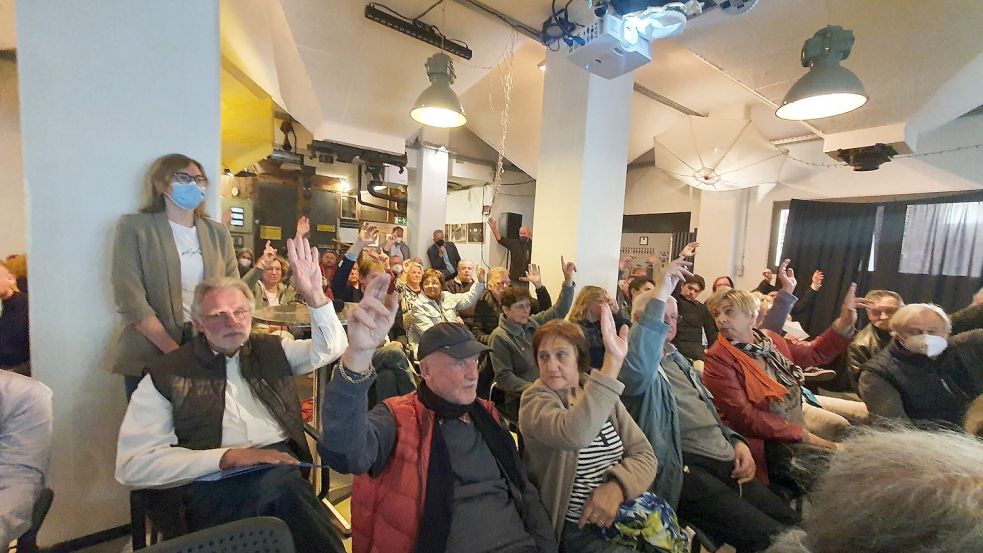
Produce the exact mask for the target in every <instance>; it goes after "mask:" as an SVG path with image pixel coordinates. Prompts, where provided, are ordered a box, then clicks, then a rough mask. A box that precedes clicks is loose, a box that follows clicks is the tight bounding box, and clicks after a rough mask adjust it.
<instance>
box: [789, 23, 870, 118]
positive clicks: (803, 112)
mask: <svg viewBox="0 0 983 553" xmlns="http://www.w3.org/2000/svg"><path fill="white" fill-rule="evenodd" d="M852 48H853V31H849V30H846V29H844V28H843V27H840V26H837V25H831V26H828V27H826V28H824V29H820V30H819V31H816V34H814V35H813V36H812V38H810V39H809V40H806V41H805V44H803V45H802V67H808V68H809V72H808V73H806V74H805V75H804V76H803V77H802V78H801V79H799V80H798V82H796V83H795V84H794V85H792V88H791V89H790V90H789V91H788V94H786V95H785V99H784V100H782V106H781V107H780V108H778V110H777V111H775V115H776V116H778V117H780V118H782V119H789V120H792V121H804V120H806V119H822V118H823V117H832V116H834V115H840V114H843V113H847V112H850V111H853V110H855V109H857V108H859V107H860V106H862V105H864V104H866V103H867V93H866V92H865V91H864V85H863V83H861V82H860V79H858V78H857V76H856V75H854V74H853V73H852V72H851V71H850V70H849V69H847V68H845V67H842V66H840V61H842V60H845V59H846V58H847V57H848V56H849V55H850V50H851V49H852Z"/></svg>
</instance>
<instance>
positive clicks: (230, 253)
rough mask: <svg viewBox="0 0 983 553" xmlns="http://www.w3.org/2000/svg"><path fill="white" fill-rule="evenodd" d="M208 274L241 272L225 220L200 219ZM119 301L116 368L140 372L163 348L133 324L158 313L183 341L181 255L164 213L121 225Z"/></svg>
mask: <svg viewBox="0 0 983 553" xmlns="http://www.w3.org/2000/svg"><path fill="white" fill-rule="evenodd" d="M195 227H196V228H197V230H198V242H199V244H200V245H201V257H202V261H203V262H204V265H205V278H206V279H209V278H214V277H221V276H231V277H238V276H239V270H238V268H237V262H236V256H235V251H234V250H233V248H232V236H231V235H230V234H229V231H228V229H226V228H225V226H224V225H222V224H221V223H218V222H216V221H213V220H211V219H206V218H203V217H196V218H195ZM111 279H112V285H113V300H114V301H115V303H116V312H117V313H119V314H120V316H121V317H122V322H123V328H122V330H121V331H120V333H119V335H118V336H117V338H116V343H115V346H114V348H113V351H112V363H111V365H110V371H112V372H114V373H116V374H124V375H128V376H139V375H140V374H142V373H143V369H144V367H146V365H147V362H148V361H150V360H151V359H153V358H155V357H157V356H159V355H161V352H160V350H158V349H157V347H156V346H155V345H154V344H153V343H152V342H151V341H150V340H148V339H147V338H146V337H145V336H144V335H143V334H140V332H139V331H137V329H136V328H135V327H134V326H133V324H134V323H136V322H138V321H142V320H143V319H146V318H147V317H150V316H152V315H156V316H157V318H158V319H160V322H161V324H163V325H164V328H165V329H166V330H167V333H168V334H170V335H171V338H174V340H175V341H177V342H179V343H180V340H181V332H182V327H183V324H184V311H183V309H182V307H181V260H180V258H179V257H178V251H177V245H176V244H175V243H174V233H173V232H172V231H171V226H170V223H168V221H167V215H166V214H165V213H164V212H159V213H137V214H132V215H124V216H123V217H121V218H120V220H119V223H118V224H117V225H116V238H115V241H114V243H113V263H112V276H111Z"/></svg>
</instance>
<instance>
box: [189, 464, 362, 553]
mask: <svg viewBox="0 0 983 553" xmlns="http://www.w3.org/2000/svg"><path fill="white" fill-rule="evenodd" d="M271 447H273V448H275V449H279V450H283V451H286V452H290V451H289V448H287V447H286V446H283V447H279V446H271ZM184 502H185V503H184V504H185V506H186V508H187V522H188V530H189V531H191V532H195V531H198V530H202V529H204V528H210V527H212V526H217V525H219V524H225V523H226V522H232V521H234V520H240V519H243V518H249V517H257V516H272V517H276V518H279V519H281V520H283V521H284V522H286V523H287V526H289V527H290V532H291V533H292V534H293V538H294V546H295V547H296V549H297V551H298V553H308V552H309V553H314V552H318V551H330V552H336V553H344V551H345V548H344V546H343V545H342V543H341V538H340V537H339V536H338V534H337V532H336V531H335V529H334V527H332V526H331V523H330V522H329V517H330V515H329V514H328V510H327V509H326V508H325V507H324V505H323V504H321V502H320V501H319V500H318V499H317V496H315V495H314V489H313V488H312V487H311V484H310V483H309V482H308V481H307V480H305V479H304V477H303V476H302V475H301V473H300V469H297V468H295V467H287V466H279V467H273V468H269V469H264V470H260V471H256V472H251V473H247V474H243V475H241V476H235V477H231V478H227V479H225V480H219V481H218V482H195V483H194V484H191V485H190V486H189V487H188V490H187V492H186V494H185V500H184Z"/></svg>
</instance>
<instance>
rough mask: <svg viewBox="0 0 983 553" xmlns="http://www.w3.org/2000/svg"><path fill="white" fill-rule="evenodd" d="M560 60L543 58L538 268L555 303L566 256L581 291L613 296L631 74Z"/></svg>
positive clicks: (536, 238) (535, 238)
mask: <svg viewBox="0 0 983 553" xmlns="http://www.w3.org/2000/svg"><path fill="white" fill-rule="evenodd" d="M563 57H564V56H563V54H560V53H550V54H549V55H547V58H546V82H545V85H544V90H543V119H542V139H541V141H540V149H539V170H538V174H537V175H536V177H537V180H536V227H535V229H533V262H535V263H537V264H539V265H541V267H542V271H543V277H544V282H545V283H546V285H547V287H548V289H549V290H550V291H551V292H552V293H553V294H554V297H555V295H556V294H557V293H558V291H559V287H560V283H561V282H562V280H563V276H562V274H561V272H560V255H561V254H562V255H563V256H565V257H566V258H567V259H568V260H571V259H572V260H574V261H576V263H577V268H578V272H577V275H576V277H575V279H576V281H577V285H578V287H581V286H584V285H587V284H592V285H596V286H601V287H603V288H605V289H606V290H608V292H609V293H611V294H614V291H615V286H616V284H617V273H618V255H619V250H620V246H621V227H622V217H623V215H624V198H625V177H626V172H627V163H628V161H627V158H628V125H629V120H630V116H631V94H632V83H633V76H632V75H631V74H628V75H622V76H621V77H618V78H616V79H612V80H607V79H604V78H602V77H598V76H596V75H592V74H590V73H587V72H586V71H585V70H584V69H583V68H581V67H578V66H576V65H574V64H572V63H570V62H569V61H567V60H565V59H563Z"/></svg>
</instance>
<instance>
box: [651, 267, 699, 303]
mask: <svg viewBox="0 0 983 553" xmlns="http://www.w3.org/2000/svg"><path fill="white" fill-rule="evenodd" d="M692 266H693V264H692V263H691V262H689V261H685V260H683V258H682V257H679V258H677V259H674V260H672V262H671V263H669V264H668V265H666V267H665V268H664V269H662V272H661V273H659V278H658V280H656V282H655V290H653V291H652V292H651V293H652V295H653V296H654V297H655V299H659V300H662V301H666V300H667V299H668V298H669V296H670V294H672V291H673V290H675V289H676V286H678V285H679V283H680V282H682V281H684V280H686V279H687V278H689V277H691V276H693V273H691V272H690V270H689V269H690V267H692Z"/></svg>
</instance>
